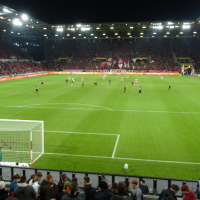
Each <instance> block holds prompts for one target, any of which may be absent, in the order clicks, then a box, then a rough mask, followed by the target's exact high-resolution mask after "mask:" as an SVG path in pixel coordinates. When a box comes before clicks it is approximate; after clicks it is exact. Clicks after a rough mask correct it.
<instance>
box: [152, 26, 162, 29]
mask: <svg viewBox="0 0 200 200" xmlns="http://www.w3.org/2000/svg"><path fill="white" fill-rule="evenodd" d="M153 29H163V26H153Z"/></svg>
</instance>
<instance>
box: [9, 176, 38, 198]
mask: <svg viewBox="0 0 200 200" xmlns="http://www.w3.org/2000/svg"><path fill="white" fill-rule="evenodd" d="M13 197H17V198H19V199H20V200H35V198H36V193H35V191H34V189H33V187H32V186H30V185H28V184H27V183H26V177H25V176H22V177H21V178H20V183H19V186H18V187H16V188H15V190H14V193H13Z"/></svg>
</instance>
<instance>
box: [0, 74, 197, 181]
mask: <svg viewBox="0 0 200 200" xmlns="http://www.w3.org/2000/svg"><path fill="white" fill-rule="evenodd" d="M81 77H82V75H71V78H75V84H74V85H71V82H70V83H66V82H65V80H66V75H46V76H42V77H31V78H26V79H19V80H12V81H5V82H0V92H1V98H0V118H1V119H21V120H41V121H44V129H45V130H46V131H47V130H48V131H55V132H45V136H44V137H45V138H44V141H45V147H44V149H45V153H54V154H44V155H43V156H42V157H41V158H40V159H38V160H37V161H36V162H35V163H34V167H38V168H51V169H65V170H76V171H91V172H105V173H119V174H124V169H123V166H124V164H125V163H128V164H129V170H128V174H131V175H141V176H155V177H167V178H183V179H198V177H199V174H200V157H199V150H200V134H199V130H200V103H199V99H200V93H199V91H200V80H199V79H198V78H196V77H190V76H188V77H187V76H182V77H181V78H179V77H178V76H164V80H162V81H161V78H160V76H146V75H145V76H142V75H141V76H135V75H132V76H129V80H127V78H126V76H125V75H120V76H119V75H108V76H107V78H106V80H105V81H103V77H102V76H100V75H84V80H85V87H84V88H83V87H81ZM121 77H124V82H121ZM109 78H111V80H112V83H111V85H109V82H108V80H109ZM136 78H138V83H137V84H136V83H134V85H133V86H132V85H131V80H132V79H133V80H135V79H136ZM42 79H43V80H44V86H41V85H40V83H41V80H42ZM94 81H97V83H98V86H97V87H94ZM124 84H126V85H127V91H126V93H125V94H124V93H123V87H124ZM36 85H38V86H39V94H38V95H34V92H35V86H36ZM167 85H171V90H170V91H168V87H167ZM139 86H142V95H141V96H140V95H138V94H137V93H138V88H139ZM35 104H37V105H35ZM9 106H12V107H9ZM18 106H23V107H18ZM59 131H63V132H59ZM64 132H68V133H64ZM69 132H71V133H69ZM87 133H101V134H102V135H101V134H100V135H99V134H87ZM106 134H109V135H106ZM118 135H120V136H119V140H118V144H117V146H116V151H115V153H114V154H113V151H114V147H115V144H116V141H117V137H118ZM63 154H70V155H63ZM76 155H82V156H76ZM112 156H113V157H114V158H112ZM135 159H140V160H135ZM157 161H159V162H157ZM160 161H170V162H160ZM179 162H183V163H179ZM188 162H189V163H188ZM194 163H199V164H194Z"/></svg>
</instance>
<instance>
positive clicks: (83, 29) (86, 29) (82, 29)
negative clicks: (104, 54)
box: [81, 27, 90, 31]
mask: <svg viewBox="0 0 200 200" xmlns="http://www.w3.org/2000/svg"><path fill="white" fill-rule="evenodd" d="M89 30H90V28H84V27H82V28H81V31H89Z"/></svg>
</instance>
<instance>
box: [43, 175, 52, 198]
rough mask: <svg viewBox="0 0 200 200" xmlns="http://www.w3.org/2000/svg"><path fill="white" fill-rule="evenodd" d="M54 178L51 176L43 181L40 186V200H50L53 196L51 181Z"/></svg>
mask: <svg viewBox="0 0 200 200" xmlns="http://www.w3.org/2000/svg"><path fill="white" fill-rule="evenodd" d="M51 178H53V177H52V176H51V175H50V174H48V175H47V176H46V180H45V179H44V180H43V181H42V184H41V186H40V199H41V200H49V199H50V196H51V192H50V186H49V183H50V179H51Z"/></svg>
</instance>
